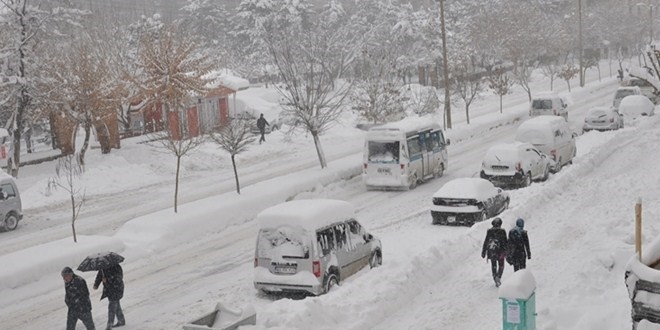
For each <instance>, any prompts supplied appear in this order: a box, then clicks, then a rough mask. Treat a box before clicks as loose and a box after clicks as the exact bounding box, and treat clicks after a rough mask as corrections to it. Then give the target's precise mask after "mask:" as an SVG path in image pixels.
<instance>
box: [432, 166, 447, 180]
mask: <svg viewBox="0 0 660 330" xmlns="http://www.w3.org/2000/svg"><path fill="white" fill-rule="evenodd" d="M444 173H445V165H443V164H440V165H438V170H437V171H435V173H433V177H434V178H436V179H437V178H439V177H441V176H442V175H443V174H444Z"/></svg>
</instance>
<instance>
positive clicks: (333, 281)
mask: <svg viewBox="0 0 660 330" xmlns="http://www.w3.org/2000/svg"><path fill="white" fill-rule="evenodd" d="M337 284H339V281H338V280H337V276H336V275H335V274H330V275H328V278H327V279H326V281H325V292H326V293H327V292H330V289H331V288H332V287H333V286H335V285H337Z"/></svg>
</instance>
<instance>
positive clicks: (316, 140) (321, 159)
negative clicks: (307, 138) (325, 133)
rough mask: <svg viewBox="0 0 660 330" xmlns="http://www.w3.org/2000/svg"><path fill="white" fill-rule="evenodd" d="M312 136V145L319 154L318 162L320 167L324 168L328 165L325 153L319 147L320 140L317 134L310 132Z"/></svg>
mask: <svg viewBox="0 0 660 330" xmlns="http://www.w3.org/2000/svg"><path fill="white" fill-rule="evenodd" d="M312 137H313V138H314V146H316V153H317V154H318V156H319V162H320V163H321V168H326V167H328V164H327V163H326V160H325V154H324V153H323V148H322V147H321V140H320V139H319V134H318V133H312Z"/></svg>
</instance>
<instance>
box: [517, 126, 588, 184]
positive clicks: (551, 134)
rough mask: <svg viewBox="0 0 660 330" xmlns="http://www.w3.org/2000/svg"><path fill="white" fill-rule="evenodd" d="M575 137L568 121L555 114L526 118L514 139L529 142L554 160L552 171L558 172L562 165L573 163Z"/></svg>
mask: <svg viewBox="0 0 660 330" xmlns="http://www.w3.org/2000/svg"><path fill="white" fill-rule="evenodd" d="M575 137H576V134H573V133H572V132H571V128H570V127H569V125H568V122H566V121H565V120H564V119H563V118H561V117H557V116H539V117H534V118H531V119H528V120H526V121H524V122H523V123H522V124H520V126H518V130H517V131H516V141H520V142H526V143H531V144H532V145H534V147H536V148H537V149H538V150H539V151H541V152H542V153H545V154H546V155H548V156H550V158H552V160H554V161H555V166H554V167H553V169H552V170H553V172H559V170H561V168H562V167H563V166H564V165H566V164H571V163H573V157H575V155H576V153H577V148H576V146H575Z"/></svg>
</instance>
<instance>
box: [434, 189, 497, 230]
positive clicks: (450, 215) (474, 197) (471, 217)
mask: <svg viewBox="0 0 660 330" xmlns="http://www.w3.org/2000/svg"><path fill="white" fill-rule="evenodd" d="M509 201H510V199H509V194H508V193H507V192H505V191H503V190H502V189H500V188H497V187H495V186H494V185H493V184H492V183H491V182H490V181H488V180H485V179H480V178H459V179H454V180H451V181H449V182H447V183H445V185H443V186H442V188H440V190H438V191H437V192H436V193H435V194H433V206H431V216H432V218H433V224H443V225H467V226H471V225H473V224H474V223H476V222H479V221H484V220H486V219H488V218H491V217H494V216H496V215H498V214H500V213H502V212H503V211H504V210H506V209H507V208H508V207H509Z"/></svg>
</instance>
